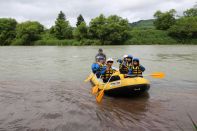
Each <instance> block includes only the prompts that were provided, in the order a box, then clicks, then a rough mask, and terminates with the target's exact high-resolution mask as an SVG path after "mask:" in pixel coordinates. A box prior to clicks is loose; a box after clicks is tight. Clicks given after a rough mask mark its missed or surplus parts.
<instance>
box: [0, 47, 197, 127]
mask: <svg viewBox="0 0 197 131" xmlns="http://www.w3.org/2000/svg"><path fill="white" fill-rule="evenodd" d="M98 48H99V47H96V46H94V47H1V48H0V131H1V130H9V131H10V130H11V131H12V130H14V131H15V130H19V131H23V130H30V131H31V130H32V131H34V130H39V131H45V130H66V131H69V130H72V131H75V130H82V131H92V130H95V131H97V130H98V131H101V130H105V131H106V130H117V131H120V130H121V131H122V130H128V131H130V130H140V131H141V130H163V131H166V130H172V131H176V130H177V131H179V130H186V131H190V130H194V128H193V125H192V122H191V120H190V118H189V117H188V114H189V115H191V117H192V119H193V120H194V122H196V123H197V113H196V109H197V76H196V74H197V66H196V65H197V46H113V47H112V46H103V47H102V48H103V49H104V52H105V53H106V54H107V56H109V57H114V58H119V57H121V56H122V55H123V54H132V55H133V56H134V57H139V58H140V60H141V64H142V65H144V66H145V67H146V72H145V74H149V73H151V72H155V71H162V72H165V73H166V78H165V79H159V80H158V79H153V78H150V77H147V79H149V80H150V81H151V88H150V90H149V93H147V94H144V95H141V96H140V97H131V98H116V97H109V96H105V97H104V99H103V102H102V104H97V103H96V102H95V96H93V95H92V94H91V86H92V85H91V84H90V83H84V82H83V80H84V79H85V78H86V77H87V76H88V74H89V73H90V65H91V63H92V62H93V61H94V55H95V54H96V52H97V50H98ZM114 64H115V66H116V67H118V64H117V63H114Z"/></svg>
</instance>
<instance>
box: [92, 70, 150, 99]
mask: <svg viewBox="0 0 197 131" xmlns="http://www.w3.org/2000/svg"><path fill="white" fill-rule="evenodd" d="M90 75H91V76H90V77H91V79H90V81H91V82H92V83H93V85H98V86H99V90H101V89H103V88H104V90H105V94H107V95H112V96H128V95H129V96H130V95H136V94H141V93H143V92H146V91H148V90H149V88H150V82H149V81H148V80H147V79H145V78H142V77H133V78H124V76H123V74H119V73H118V74H117V75H119V77H120V80H116V81H113V82H109V83H107V84H106V83H103V80H102V79H98V78H97V77H96V75H94V74H93V73H92V74H90Z"/></svg>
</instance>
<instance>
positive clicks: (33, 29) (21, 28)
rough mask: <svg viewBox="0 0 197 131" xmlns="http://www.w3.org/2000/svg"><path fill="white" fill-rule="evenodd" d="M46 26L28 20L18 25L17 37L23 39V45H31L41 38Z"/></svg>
mask: <svg viewBox="0 0 197 131" xmlns="http://www.w3.org/2000/svg"><path fill="white" fill-rule="evenodd" d="M43 31H44V26H43V25H41V24H40V23H39V22H36V21H27V22H23V23H21V24H18V25H17V28H16V33H17V35H16V38H17V39H20V40H21V42H22V43H21V44H23V45H31V44H32V42H33V41H36V40H38V39H40V35H41V33H42V32H43Z"/></svg>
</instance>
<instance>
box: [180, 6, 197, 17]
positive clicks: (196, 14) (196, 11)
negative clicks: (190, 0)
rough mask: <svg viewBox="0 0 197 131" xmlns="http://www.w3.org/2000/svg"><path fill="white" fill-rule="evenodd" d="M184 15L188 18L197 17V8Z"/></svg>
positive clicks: (187, 11)
mask: <svg viewBox="0 0 197 131" xmlns="http://www.w3.org/2000/svg"><path fill="white" fill-rule="evenodd" d="M183 15H184V16H186V17H196V16H197V8H191V9H188V10H186V11H184V12H183Z"/></svg>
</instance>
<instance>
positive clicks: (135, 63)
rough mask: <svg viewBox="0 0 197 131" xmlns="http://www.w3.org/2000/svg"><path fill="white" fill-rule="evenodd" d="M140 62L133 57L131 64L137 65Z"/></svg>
mask: <svg viewBox="0 0 197 131" xmlns="http://www.w3.org/2000/svg"><path fill="white" fill-rule="evenodd" d="M139 64H140V60H139V59H138V58H134V59H133V65H134V66H138V65H139Z"/></svg>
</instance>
